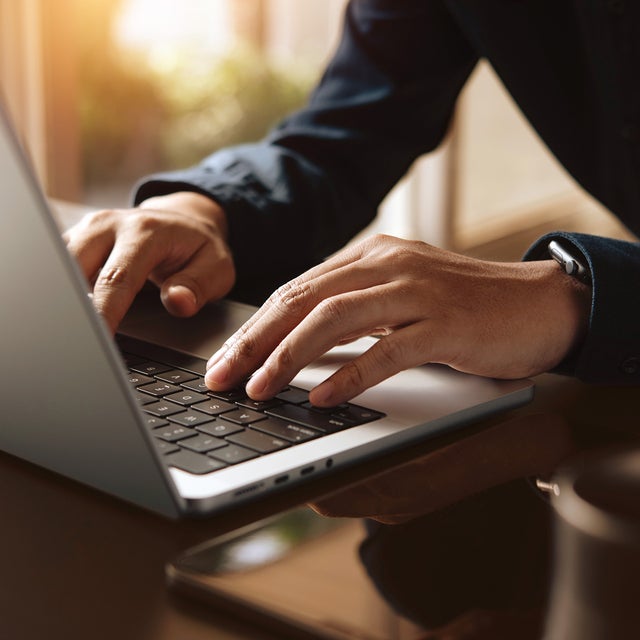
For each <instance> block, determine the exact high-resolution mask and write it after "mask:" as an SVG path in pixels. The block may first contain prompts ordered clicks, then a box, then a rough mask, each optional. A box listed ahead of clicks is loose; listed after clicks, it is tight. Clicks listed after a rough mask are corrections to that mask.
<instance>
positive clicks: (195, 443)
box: [178, 433, 227, 453]
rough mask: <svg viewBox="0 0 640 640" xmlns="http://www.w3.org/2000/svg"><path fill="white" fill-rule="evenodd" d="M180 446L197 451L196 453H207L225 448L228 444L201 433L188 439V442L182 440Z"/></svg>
mask: <svg viewBox="0 0 640 640" xmlns="http://www.w3.org/2000/svg"><path fill="white" fill-rule="evenodd" d="M178 444H179V445H180V446H181V447H183V448H185V449H189V451H195V452H196V453H206V452H207V451H213V449H219V448H220V447H225V446H226V445H227V443H226V442H225V441H224V440H221V439H220V438H214V437H213V436H208V435H206V434H204V433H200V434H198V435H197V436H194V437H193V438H187V439H186V440H180V442H178Z"/></svg>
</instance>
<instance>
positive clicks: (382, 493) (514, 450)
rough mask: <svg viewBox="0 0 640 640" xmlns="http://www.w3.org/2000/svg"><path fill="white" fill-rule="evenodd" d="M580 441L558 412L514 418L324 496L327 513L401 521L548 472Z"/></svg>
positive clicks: (318, 505) (321, 508) (321, 503)
mask: <svg viewBox="0 0 640 640" xmlns="http://www.w3.org/2000/svg"><path fill="white" fill-rule="evenodd" d="M576 449H577V445H576V444H575V443H574V441H573V438H572V435H571V429H570V427H569V426H568V424H567V422H566V421H565V420H564V419H563V418H562V417H560V416H558V415H554V414H535V415H527V416H521V417H517V418H514V419H512V420H508V421H505V422H501V423H499V424H497V425H496V426H493V427H489V428H487V429H485V430H483V431H480V432H479V433H476V434H474V435H471V436H468V437H465V438H461V439H460V440H457V441H456V442H454V443H452V444H449V445H446V446H444V447H441V448H439V449H436V450H435V451H433V452H431V453H428V454H427V455H425V456H422V457H421V458H418V459H416V460H412V461H411V462H408V463H406V464H403V465H400V466H399V467H396V468H393V469H390V470H389V471H385V472H383V473H381V474H379V475H376V476H373V477H371V478H368V479H367V480H366V481H364V482H361V483H358V484H355V485H352V486H350V487H347V488H345V489H341V490H340V491H338V492H336V493H334V494H331V495H329V496H326V497H323V498H322V499H320V500H318V501H316V502H315V503H314V504H312V505H311V507H312V508H313V509H314V510H315V511H317V512H318V513H320V514H321V515H324V516H331V517H349V518H373V519H374V520H378V521H379V522H383V523H385V524H399V523H402V522H406V521H408V520H412V519H413V518H417V517H419V516H423V515H426V514H428V513H431V512H433V511H437V510H439V509H442V508H444V507H447V506H449V505H451V504H453V503H455V502H458V501H460V500H462V499H463V498H467V497H469V496H472V495H474V494H477V493H480V492H481V491H484V490H485V489H489V488H491V487H495V486H498V485H501V484H505V483H507V482H509V481H511V480H515V479H517V478H525V477H529V476H534V475H546V474H548V473H551V472H552V471H554V470H555V469H556V468H557V466H558V465H559V464H561V463H562V462H563V461H564V460H565V459H567V458H568V457H569V456H570V455H571V454H572V453H573V452H574V451H576Z"/></svg>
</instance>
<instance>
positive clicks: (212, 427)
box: [196, 420, 244, 438]
mask: <svg viewBox="0 0 640 640" xmlns="http://www.w3.org/2000/svg"><path fill="white" fill-rule="evenodd" d="M196 429H197V430H198V431H202V433H208V434H209V435H210V436H216V437H218V438H224V437H226V436H230V435H231V434H232V433H238V431H244V427H241V426H240V425H239V424H234V423H233V422H223V421H222V420H216V421H215V422H209V423H207V424H199V425H197V426H196Z"/></svg>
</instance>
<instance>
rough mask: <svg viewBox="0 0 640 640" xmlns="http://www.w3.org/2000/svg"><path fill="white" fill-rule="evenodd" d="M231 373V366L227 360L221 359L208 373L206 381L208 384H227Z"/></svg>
mask: <svg viewBox="0 0 640 640" xmlns="http://www.w3.org/2000/svg"><path fill="white" fill-rule="evenodd" d="M230 373H231V367H230V366H229V362H228V361H227V360H224V359H223V360H220V362H217V363H216V364H214V365H213V366H212V367H211V368H210V369H209V370H208V371H207V373H206V375H205V377H204V381H205V383H206V384H207V385H209V384H213V385H220V384H225V383H226V382H227V380H228V379H229V375H230Z"/></svg>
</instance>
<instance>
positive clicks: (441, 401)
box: [0, 109, 533, 518]
mask: <svg viewBox="0 0 640 640" xmlns="http://www.w3.org/2000/svg"><path fill="white" fill-rule="evenodd" d="M0 194H1V196H0V197H1V201H2V215H1V216H0V267H1V269H2V277H0V300H1V301H2V302H1V305H0V330H1V334H0V335H1V336H2V338H1V340H2V362H3V373H2V380H1V385H0V389H1V398H2V411H3V416H2V418H1V419H0V425H1V426H0V450H2V451H4V452H6V453H9V454H11V455H13V456H17V457H18V458H21V459H24V460H27V461H29V462H31V463H34V464H36V465H39V466H41V467H44V468H46V469H49V470H51V471H53V472H56V473H58V474H61V475H63V476H66V477H69V478H72V479H74V480H76V481H78V482H81V483H84V484H86V485H89V486H91V487H94V488H96V489H99V490H101V491H104V492H106V493H108V494H111V495H113V496H116V497H118V498H121V499H123V500H126V501H128V502H131V503H134V504H136V505H139V506H140V507H143V508H145V509H148V510H151V511H153V512H156V513H159V514H163V515H165V516H167V517H170V518H179V517H185V516H206V515H212V514H215V513H217V512H219V511H221V510H223V509H226V508H228V507H231V506H235V505H238V504H239V503H242V502H244V501H248V500H251V499H255V498H256V497H259V496H262V495H264V494H267V493H269V492H273V491H278V490H282V489H285V488H286V487H290V486H292V485H295V484H296V483H300V482H304V481H307V480H308V479H310V478H314V477H316V476H319V475H321V474H328V473H331V472H333V471H334V470H336V469H341V468H343V467H345V466H346V465H352V464H354V463H356V462H358V461H360V460H363V459H365V458H367V457H369V456H376V455H380V454H382V453H384V452H385V451H388V450H390V449H392V448H397V447H402V446H406V445H408V444H410V443H412V442H415V441H418V440H422V439H424V438H428V437H432V436H435V435H437V434H442V433H443V432H446V431H449V430H452V429H456V428H460V427H461V426H463V425H466V424H468V423H469V422H471V421H474V420H478V419H480V418H483V417H485V416H488V415H490V414H494V413H496V412H499V411H504V410H507V409H510V408H513V407H516V406H519V405H521V404H523V403H526V402H527V401H529V400H530V399H531V398H532V395H533V383H532V382H531V381H530V380H516V381H498V380H492V379H488V378H481V377H476V376H472V375H466V374H463V373H459V372H456V371H454V370H452V369H450V368H448V367H445V366H441V365H426V366H421V367H416V368H414V369H411V370H407V371H404V372H401V373H399V374H397V375H396V376H394V377H392V378H390V379H389V380H387V381H385V382H382V383H380V384H379V385H377V386H376V387H374V388H372V389H369V390H367V391H366V392H364V393H363V394H361V395H360V396H359V397H357V398H355V399H354V400H353V402H351V403H348V404H346V405H343V406H341V407H337V408H335V410H333V411H316V410H315V409H314V408H313V407H310V406H309V404H308V402H307V397H306V390H308V389H310V388H311V387H312V386H314V385H315V384H317V383H319V382H320V381H321V380H323V379H324V378H325V377H327V376H328V375H329V374H330V373H331V372H332V371H334V370H335V369H336V368H337V366H339V365H340V363H341V362H344V361H345V360H346V359H348V358H352V357H353V356H354V355H355V354H356V353H357V352H361V351H362V350H363V349H366V348H367V347H368V346H370V345H371V344H372V341H373V340H374V338H363V339H361V340H359V341H357V342H355V343H352V344H350V345H346V346H340V347H337V348H335V349H333V350H331V351H330V352H329V353H327V354H326V355H325V356H324V357H322V358H320V359H319V360H318V361H317V362H314V363H313V364H312V365H310V366H309V367H307V368H306V369H304V370H303V371H302V372H301V373H300V374H299V375H298V376H297V377H296V379H295V380H294V381H293V382H292V385H291V387H288V388H286V389H283V391H282V393H281V394H280V395H279V396H278V397H276V398H275V399H274V400H273V402H271V403H263V404H259V405H254V404H251V401H250V399H248V398H247V397H246V395H244V394H243V392H242V390H241V389H240V390H236V393H235V395H234V394H233V393H231V394H229V395H228V396H224V395H223V396H221V395H220V394H215V395H214V394H212V393H210V392H209V391H208V390H207V389H206V388H204V387H203V385H202V374H203V373H204V366H205V362H206V360H207V358H208V357H209V356H210V355H211V354H212V353H213V352H215V351H216V350H217V349H218V347H219V346H221V345H222V343H223V342H224V340H225V338H226V337H228V336H229V335H230V334H231V333H232V332H233V331H234V330H235V329H236V328H238V327H239V326H240V325H241V324H242V323H243V322H244V321H245V320H246V319H247V318H249V317H250V315H251V314H252V313H253V312H254V310H255V309H253V308H252V307H247V306H245V305H242V304H238V303H234V302H232V301H223V302H220V303H217V304H212V305H209V306H208V307H206V308H205V309H204V310H203V311H202V312H201V313H200V314H198V315H197V316H196V317H195V318H192V319H186V320H185V319H177V318H173V317H171V316H169V315H168V314H167V313H166V312H165V311H164V309H163V308H162V306H161V305H160V303H159V302H158V296H157V294H154V295H144V296H141V297H140V299H139V300H138V301H137V303H136V304H134V307H133V309H132V311H131V313H130V314H129V315H128V317H127V318H126V319H125V321H124V323H123V325H122V327H121V330H120V334H119V335H118V336H117V338H116V339H113V338H112V336H111V335H110V334H109V332H108V331H107V330H106V329H105V326H104V325H103V322H102V320H101V319H100V318H99V317H98V315H97V314H96V313H95V311H94V308H93V306H92V304H91V300H90V298H89V296H88V287H87V283H86V281H85V279H84V276H83V275H82V273H81V272H80V270H79V269H78V267H77V266H76V263H75V261H74V260H73V259H72V258H71V257H70V255H69V254H68V252H67V250H66V247H65V244H64V242H63V240H62V239H61V235H60V231H59V228H58V226H57V224H56V221H55V219H54V216H53V213H52V211H51V210H50V208H49V206H48V204H47V201H46V200H45V198H44V196H43V193H42V191H41V189H40V187H39V186H38V184H37V181H36V179H35V177H34V174H33V171H32V170H31V168H30V166H29V163H28V162H27V161H26V159H25V155H24V154H23V153H22V151H21V149H20V146H19V144H18V142H17V138H16V136H15V134H14V133H13V131H12V127H11V125H10V123H9V121H8V118H7V116H6V115H5V114H4V112H3V111H2V110H1V109H0Z"/></svg>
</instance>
